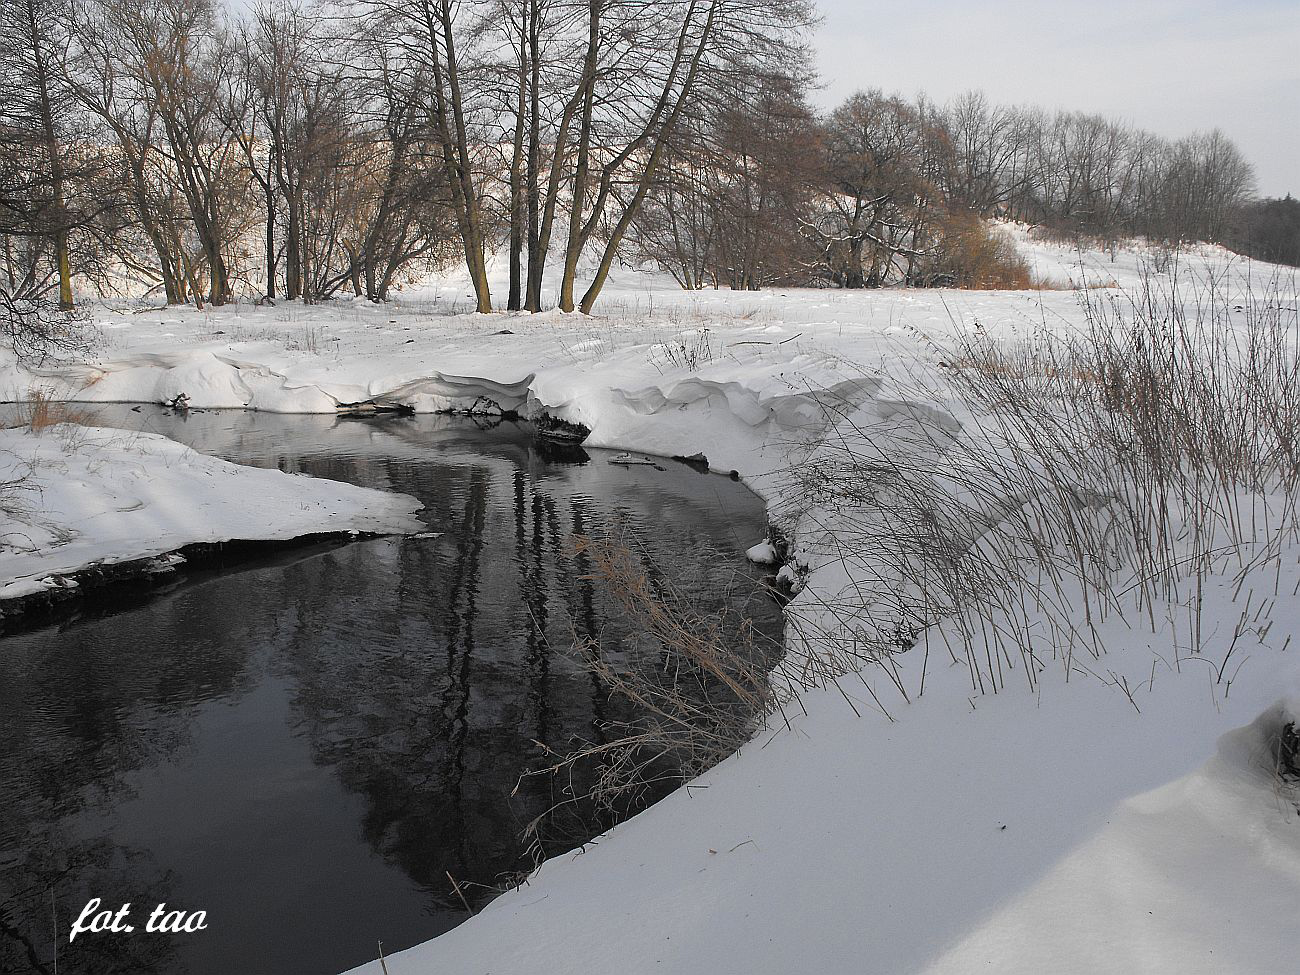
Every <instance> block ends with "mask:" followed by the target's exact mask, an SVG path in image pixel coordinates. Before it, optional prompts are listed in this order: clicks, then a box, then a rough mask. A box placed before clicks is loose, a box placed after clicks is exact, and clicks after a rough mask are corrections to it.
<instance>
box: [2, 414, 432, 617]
mask: <svg viewBox="0 0 1300 975" xmlns="http://www.w3.org/2000/svg"><path fill="white" fill-rule="evenodd" d="M0 482H4V483H11V485H12V486H11V487H10V488H9V490H8V491H7V492H6V498H5V500H4V503H3V511H0V599H10V598H13V597H16V596H24V595H29V594H31V593H35V592H39V591H41V590H42V589H47V588H53V587H56V586H61V585H68V584H70V582H71V580H67V579H65V578H63V577H66V576H68V575H70V574H72V573H75V572H77V571H78V570H81V569H85V568H87V567H89V566H92V565H112V564H116V563H119V562H127V561H132V560H136V559H147V558H154V557H165V556H168V555H169V554H170V553H173V552H175V550H177V549H180V548H183V547H184V546H187V545H191V544H193V543H196V542H222V541H230V540H233V539H241V540H254V539H256V540H288V539H292V538H296V537H298V536H301V535H309V534H316V533H332V532H378V533H398V532H401V533H405V532H413V531H419V530H420V529H421V528H423V527H424V526H423V525H422V523H421V522H420V520H419V519H418V518H417V517H416V512H417V511H418V510H419V509H420V504H419V502H418V501H416V500H415V499H414V498H410V497H407V496H406V495H400V494H393V493H388V492H384V491H374V490H370V489H367V488H359V487H354V486H352V485H348V484H341V483H338V482H335V481H328V480H324V479H320V478H310V477H304V476H299V475H291V474H285V473H283V472H281V471H276V470H261V469H257V468H252V467H243V466H240V465H238V464H230V463H227V462H226V461H223V460H219V459H217V458H214V457H207V456H205V455H203V454H199V453H196V452H195V451H193V450H191V449H190V448H188V447H185V446H182V445H181V444H178V443H176V442H175V441H173V440H169V439H168V438H166V437H163V436H160V435H158V434H153V433H131V434H127V433H124V432H122V431H120V430H107V429H99V428H95V427H86V426H81V425H78V424H75V423H61V424H57V425H54V426H50V427H46V428H44V429H42V430H41V431H40V432H39V433H34V432H31V431H30V430H26V429H23V428H10V429H4V430H0ZM176 564H178V558H177V557H172V558H160V559H159V561H158V562H157V563H156V565H155V568H156V569H157V570H159V571H163V570H166V569H168V568H171V567H174V566H175V565H176Z"/></svg>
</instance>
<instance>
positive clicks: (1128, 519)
mask: <svg viewBox="0 0 1300 975" xmlns="http://www.w3.org/2000/svg"><path fill="white" fill-rule="evenodd" d="M1079 300H1080V302H1081V303H1082V306H1083V310H1084V314H1085V319H1086V328H1084V329H1083V330H1082V331H1081V332H1079V333H1077V334H1072V335H1042V336H1039V337H1037V338H1036V339H1035V340H1034V341H1032V342H1030V343H1017V344H1005V343H999V342H995V341H993V340H992V339H989V338H988V337H986V336H983V335H977V336H974V337H972V338H970V339H968V340H964V341H959V342H958V343H957V345H956V347H955V348H952V349H950V350H946V355H945V358H946V360H947V361H948V362H949V363H950V364H953V365H955V366H956V368H952V369H950V370H949V373H948V374H949V388H948V389H945V390H936V389H933V388H930V389H917V390H916V391H915V392H916V393H917V398H918V399H919V400H924V399H926V398H933V397H943V396H946V397H947V398H948V401H949V402H950V403H952V402H953V401H955V412H957V413H958V414H962V413H964V414H965V415H966V416H967V417H968V420H967V421H966V422H965V423H964V425H963V426H962V427H961V428H960V429H958V428H957V427H956V426H955V425H941V424H936V423H935V422H933V421H932V420H927V419H926V418H925V417H924V416H922V415H921V414H920V413H918V415H917V419H916V422H915V423H913V424H911V425H910V427H909V428H908V429H910V433H903V434H900V432H899V425H898V424H897V423H896V422H895V423H892V424H891V425H890V427H889V429H888V430H887V431H886V430H885V429H884V428H883V427H882V428H881V429H879V430H877V429H872V428H867V427H863V426H861V425H855V421H854V419H853V417H852V416H850V415H849V414H848V413H847V412H845V413H844V415H841V416H839V417H837V420H838V432H837V435H836V436H835V438H834V439H833V440H831V441H829V442H828V443H827V444H825V445H824V446H823V448H822V449H821V450H820V451H818V452H817V453H816V454H815V455H814V456H813V458H812V459H811V461H810V462H809V463H807V464H805V465H802V466H801V467H800V468H799V469H797V470H792V471H791V472H790V479H791V482H792V483H791V485H790V489H791V490H793V491H796V492H798V495H799V496H801V497H804V498H806V499H809V502H810V503H811V504H812V505H813V506H814V507H815V508H816V509H817V510H819V511H822V512H832V513H833V519H832V518H830V517H829V516H828V517H827V520H826V524H827V525H828V526H830V528H831V530H830V531H828V532H827V534H828V535H829V536H830V541H829V543H828V544H829V545H830V546H831V548H832V552H831V553H830V558H832V559H839V560H840V561H841V562H842V563H843V566H844V575H845V577H846V578H847V579H849V580H851V584H846V586H845V588H844V589H843V590H842V591H840V592H838V593H835V594H833V595H825V594H823V595H822V597H821V600H820V603H818V604H816V605H814V604H813V600H811V599H809V600H806V601H805V608H804V610H802V611H801V612H800V614H799V615H798V618H797V619H795V620H793V621H792V627H793V628H794V629H796V630H797V631H799V632H800V633H801V638H802V639H803V640H804V641H805V642H806V643H808V644H809V645H810V646H812V647H815V648H816V654H817V655H818V656H819V657H820V659H821V660H822V667H823V670H824V671H826V672H830V673H837V672H847V671H851V670H855V669H857V670H861V669H862V668H863V667H869V668H870V669H871V671H872V672H873V673H881V672H883V673H884V674H885V675H886V676H887V677H888V678H889V679H890V680H891V681H892V683H893V684H894V685H895V686H896V687H897V688H898V690H899V691H900V692H901V694H902V696H903V698H904V699H906V698H908V697H909V696H911V695H913V694H915V693H917V692H919V691H921V690H923V689H924V682H925V674H926V670H927V665H928V662H929V654H930V651H931V646H930V641H931V640H932V639H939V640H941V641H943V647H942V648H941V650H940V652H941V653H946V654H948V655H949V656H950V657H951V659H952V660H953V661H955V662H959V663H964V664H965V666H966V668H967V669H968V670H969V673H970V678H971V688H972V692H973V693H985V692H996V691H998V690H1000V689H1002V688H1003V687H1005V686H1006V684H1007V682H1008V681H1009V680H1012V679H1015V680H1018V681H1019V680H1023V681H1026V682H1027V684H1028V686H1029V687H1030V688H1033V687H1034V686H1035V685H1036V684H1037V682H1038V681H1039V680H1040V679H1041V675H1042V674H1043V673H1044V672H1045V670H1046V669H1047V667H1048V665H1049V663H1050V662H1053V661H1056V662H1058V663H1059V664H1060V665H1061V666H1062V667H1063V669H1064V672H1065V675H1066V677H1067V679H1068V678H1069V676H1070V675H1071V674H1072V673H1077V672H1080V671H1083V670H1086V669H1089V668H1095V669H1096V670H1097V671H1101V670H1103V669H1104V668H1102V667H1101V666H1099V665H1098V663H1097V661H1099V660H1100V658H1101V657H1102V655H1103V653H1104V647H1103V638H1102V633H1101V629H1102V627H1103V626H1104V625H1106V624H1107V622H1108V621H1111V620H1116V619H1118V620H1122V621H1125V622H1126V623H1127V622H1137V621H1138V619H1143V620H1144V622H1145V624H1146V625H1149V626H1150V627H1151V628H1152V629H1155V628H1157V627H1159V626H1164V625H1166V623H1167V624H1168V625H1170V626H1176V627H1177V628H1178V631H1177V633H1176V634H1175V635H1176V639H1177V644H1178V647H1180V648H1181V649H1177V648H1176V652H1178V653H1182V652H1183V651H1186V652H1188V653H1190V654H1193V655H1196V654H1200V653H1201V652H1202V650H1203V649H1204V648H1205V647H1206V645H1207V640H1208V634H1207V633H1206V632H1205V630H1206V629H1207V628H1206V627H1203V625H1202V619H1201V615H1202V606H1203V603H1204V599H1205V597H1206V595H1207V593H1206V587H1207V584H1208V580H1209V579H1210V578H1211V576H1214V575H1218V576H1220V577H1222V575H1223V574H1224V573H1225V572H1235V573H1236V577H1237V579H1239V580H1240V579H1243V578H1244V577H1245V575H1246V574H1247V573H1248V572H1250V571H1252V570H1254V569H1258V568H1260V567H1261V566H1266V565H1267V566H1269V567H1270V568H1271V567H1272V566H1273V563H1275V562H1277V560H1278V559H1279V558H1280V557H1281V552H1282V550H1283V547H1284V546H1285V545H1287V544H1288V543H1291V542H1295V541H1297V540H1298V539H1300V516H1298V511H1300V490H1298V488H1300V445H1298V444H1297V436H1300V433H1298V431H1300V362H1298V360H1297V352H1296V350H1297V347H1300V322H1298V320H1297V314H1296V307H1295V303H1294V301H1291V300H1289V299H1287V300H1284V294H1283V292H1282V289H1281V286H1280V282H1278V281H1276V280H1274V281H1272V282H1270V283H1269V284H1268V286H1267V287H1266V289H1265V293H1264V294H1262V295H1255V294H1249V293H1247V294H1244V295H1242V294H1230V293H1229V292H1228V291H1227V289H1226V287H1225V283H1224V281H1223V280H1219V279H1215V278H1212V277H1211V278H1204V279H1199V280H1192V281H1184V280H1181V279H1179V278H1177V277H1175V278H1174V279H1171V280H1166V281H1158V280H1157V279H1156V278H1155V277H1154V276H1148V277H1147V278H1146V280H1145V281H1144V283H1143V285H1142V287H1141V288H1140V289H1139V290H1138V291H1137V292H1136V293H1132V294H1125V295H1122V296H1118V297H1116V296H1112V295H1098V294H1096V293H1095V292H1089V291H1086V290H1084V291H1080V293H1079ZM1238 584H1239V585H1240V583H1238ZM1275 595H1278V594H1275ZM1280 595H1282V596H1285V595H1286V594H1285V593H1281V594H1280ZM1171 606H1172V607H1177V608H1178V619H1177V620H1172V619H1171V620H1166V619H1165V618H1164V616H1165V615H1167V614H1169V613H1170V607H1171ZM1256 609H1257V611H1258V606H1257V607H1256ZM939 620H944V621H945V625H944V626H942V627H936V628H934V629H933V630H931V629H929V626H930V624H933V623H935V622H938V621H939ZM1264 622H1265V621H1261V620H1259V619H1256V620H1253V621H1252V626H1256V627H1262V626H1264ZM918 640H920V641H922V642H924V646H923V647H922V648H921V654H922V658H923V659H922V661H921V663H920V667H919V675H917V674H916V670H915V669H912V670H911V671H910V674H909V679H910V680H911V681H912V682H911V683H908V681H907V680H905V679H904V677H903V671H902V668H901V667H900V660H901V655H900V651H905V650H909V649H910V648H911V647H912V646H913V645H914V644H916V643H917V642H918ZM1232 652H1233V651H1232V649H1231V648H1230V649H1229V651H1228V654H1229V655H1231V653H1232ZM1175 663H1176V662H1175ZM1233 672H1234V671H1233V667H1232V666H1230V665H1229V660H1228V658H1227V657H1225V658H1224V660H1223V661H1222V663H1221V664H1219V665H1217V666H1216V667H1215V668H1214V674H1215V680H1216V682H1217V683H1224V682H1230V681H1231V678H1232V674H1233ZM1106 673H1107V674H1109V678H1110V679H1113V680H1114V681H1115V682H1116V684H1117V686H1121V689H1123V690H1124V691H1125V693H1128V694H1129V695H1130V700H1132V696H1131V687H1130V686H1129V685H1128V683H1127V679H1126V678H1123V677H1122V675H1118V674H1116V673H1115V672H1114V671H1111V670H1106ZM1121 682H1122V683H1121ZM1225 691H1226V686H1225ZM1134 706H1136V703H1135V705H1134Z"/></svg>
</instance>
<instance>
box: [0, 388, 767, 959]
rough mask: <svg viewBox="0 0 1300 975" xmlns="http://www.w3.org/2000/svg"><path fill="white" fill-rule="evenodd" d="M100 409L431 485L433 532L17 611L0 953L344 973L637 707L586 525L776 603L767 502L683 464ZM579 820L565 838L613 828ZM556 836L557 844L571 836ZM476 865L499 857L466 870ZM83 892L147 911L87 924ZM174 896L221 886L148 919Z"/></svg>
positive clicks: (4, 787) (492, 869)
mask: <svg viewBox="0 0 1300 975" xmlns="http://www.w3.org/2000/svg"><path fill="white" fill-rule="evenodd" d="M93 420H94V422H97V423H99V424H100V425H105V426H121V427H124V428H136V429H148V430H153V431H156V432H160V433H164V434H167V435H168V436H171V437H173V438H175V439H177V440H180V441H182V442H184V443H188V444H190V445H192V446H194V447H195V448H196V449H198V450H201V451H203V452H206V453H211V454H216V455H218V456H221V457H225V458H227V459H229V460H232V461H237V462H239V463H244V464H253V465H258V466H268V467H272V466H274V467H280V468H282V469H284V470H290V471H302V472H304V473H308V474H313V475H317V476H321V477H330V478H335V479H338V480H343V481H351V482H353V483H356V484H362V485H366V486H370V487H380V488H387V489H391V490H396V491H401V492H404V493H407V494H411V495H414V496H416V497H418V498H420V499H421V500H422V501H423V502H424V504H425V505H426V508H427V510H426V512H425V514H424V518H425V520H426V521H427V522H428V524H429V527H430V529H431V531H434V532H438V533H440V534H437V535H433V536H428V537H412V538H403V539H376V540H369V541H358V542H355V543H352V544H348V545H343V546H316V547H314V548H306V549H295V550H290V551H288V552H286V553H282V554H280V555H279V556H276V557H274V558H261V559H259V560H256V561H247V562H243V563H240V564H238V565H235V566H232V567H228V568H226V569H223V570H220V571H218V570H216V569H199V570H195V571H192V572H189V573H187V574H185V575H184V576H183V577H181V578H179V579H177V580H176V581H174V582H172V583H169V584H168V585H167V586H165V587H163V588H162V589H154V590H152V591H150V592H148V593H139V594H134V593H132V594H123V593H120V592H119V593H117V594H115V596H114V604H113V605H112V607H111V609H110V608H108V607H106V606H105V605H104V604H103V602H102V601H100V602H98V603H88V604H87V605H86V606H85V607H83V609H82V610H81V613H80V615H79V616H78V617H76V618H74V619H71V620H68V621H65V622H63V623H61V624H59V625H56V626H47V627H45V628H42V629H37V630H32V631H30V632H25V633H18V634H14V635H10V636H5V637H3V638H0V810H2V815H0V971H3V972H5V973H7V975H8V973H13V975H19V973H28V972H32V973H35V972H53V971H54V950H53V949H54V933H53V923H54V922H53V916H52V907H55V908H57V914H58V916H59V918H60V922H59V923H60V930H59V937H58V940H59V959H58V967H59V970H60V971H62V972H84V973H93V975H109V973H114V972H124V973H125V972H130V973H132V975H137V973H140V975H144V973H149V975H164V973H165V975H172V973H182V972H185V973H192V975H209V973H210V975H234V973H240V975H252V973H267V975H270V973H275V975H294V973H308V972H310V973H318V975H319V973H325V975H329V973H333V972H339V971H343V970H346V969H348V968H350V967H352V966H354V965H357V964H359V963H361V962H363V961H366V960H368V959H373V958H374V957H375V956H376V951H377V947H376V943H377V942H380V941H382V942H383V944H384V951H385V953H388V952H393V951H398V950H400V949H402V948H404V947H407V946H409V945H412V944H416V943H418V942H420V941H424V940H427V939H429V938H431V937H434V936H435V935H438V934H440V933H442V932H443V931H445V930H447V929H448V928H450V927H452V926H454V925H455V924H457V923H459V922H460V921H461V920H463V919H464V918H465V916H466V911H465V908H464V906H463V905H462V903H461V901H460V900H459V898H458V897H457V896H456V895H455V894H454V893H453V891H452V887H451V883H450V882H449V880H448V875H450V876H452V877H454V878H455V879H456V881H457V882H458V883H459V884H461V885H462V888H463V889H464V891H465V893H466V896H467V897H468V898H469V899H470V900H472V901H473V900H479V901H481V900H483V899H484V897H483V895H482V891H484V890H486V888H487V887H488V886H490V885H493V884H496V883H499V882H500V878H501V877H502V876H504V875H508V874H510V873H512V872H514V871H518V870H520V869H522V868H524V867H526V866H527V864H528V861H527V860H526V859H525V857H524V856H523V852H524V851H523V849H522V844H521V841H520V839H519V834H520V827H521V824H522V823H523V822H525V821H527V820H528V819H530V818H531V817H532V816H533V815H536V814H537V813H538V812H540V811H542V810H543V809H545V808H546V807H548V806H549V805H550V804H551V802H552V795H551V792H550V790H551V785H550V784H548V783H547V782H546V781H545V780H543V779H542V778H540V777H536V778H530V779H528V780H525V784H524V786H523V788H522V789H521V791H520V794H519V795H518V796H516V797H515V798H514V799H510V798H509V794H510V792H511V790H512V789H514V788H515V785H516V782H517V781H518V780H519V776H520V773H521V772H523V771H526V770H528V769H530V768H534V767H536V766H537V764H538V763H539V749H538V747H537V745H536V742H539V741H540V742H545V743H547V744H548V745H552V746H554V747H556V748H559V749H561V750H563V748H564V746H565V745H566V744H567V743H568V742H570V741H571V740H573V739H574V737H575V736H578V737H582V738H587V739H592V738H598V737H599V735H600V729H601V727H602V725H603V723H604V722H606V721H607V720H609V719H610V718H612V717H618V716H619V712H618V709H619V708H620V707H622V705H621V704H620V703H619V702H617V701H611V700H610V699H609V695H608V694H607V692H606V691H605V690H604V689H603V688H602V686H600V685H599V684H598V683H597V682H596V681H595V680H594V679H593V678H592V677H591V676H590V675H589V674H588V673H586V672H585V671H584V670H582V669H581V668H580V667H579V666H577V664H576V663H575V661H574V660H573V658H572V656H571V655H570V653H569V652H568V649H567V648H569V647H570V646H571V645H572V643H573V637H574V635H575V633H576V635H578V636H579V637H588V636H592V635H595V634H597V633H600V634H602V647H603V648H604V650H605V652H606V653H613V654H620V653H622V654H633V653H636V652H638V651H637V650H636V649H635V646H636V642H635V641H634V640H633V639H632V637H631V635H630V634H629V633H628V632H627V630H626V627H625V626H624V625H623V624H622V622H621V621H620V618H619V615H618V612H617V610H616V609H615V606H614V603H613V601H612V600H611V599H610V598H608V597H607V596H606V595H604V594H603V593H602V592H601V591H600V589H599V587H598V586H597V585H596V584H594V583H593V582H592V581H591V579H590V578H588V576H589V572H590V566H589V565H586V564H585V563H584V556H582V555H581V554H575V550H574V548H573V546H572V543H571V539H572V537H573V536H574V535H580V534H588V533H601V532H603V531H610V530H619V531H622V532H625V533H627V534H628V535H629V536H630V537H631V538H633V539H635V540H636V541H637V543H638V544H637V548H638V549H639V550H642V551H643V552H644V557H645V559H646V564H647V568H648V570H649V571H650V572H651V574H652V575H653V573H655V572H664V573H671V574H672V575H673V576H674V577H675V578H676V579H677V581H679V582H683V583H684V584H686V585H689V586H690V587H691V588H692V590H693V591H695V592H697V593H699V594H701V596H702V598H703V600H704V601H705V603H706V604H712V605H715V606H722V605H724V604H725V605H727V606H729V607H730V608H732V609H736V608H739V609H741V610H743V611H744V612H746V613H747V614H748V615H750V616H751V617H752V618H753V619H754V621H755V623H756V625H757V627H758V628H759V630H760V631H762V632H763V633H764V634H766V635H768V636H770V637H772V638H773V639H774V640H779V639H780V632H781V618H780V610H779V608H778V607H777V606H776V605H775V604H774V603H773V602H772V601H771V600H770V599H769V598H768V597H767V596H766V595H765V594H763V592H762V591H761V588H760V587H759V586H758V580H759V576H760V573H759V572H758V570H756V569H754V568H752V567H750V566H748V565H747V563H745V561H744V559H743V555H742V553H743V550H744V548H745V547H746V546H748V545H750V544H752V543H753V542H754V541H755V540H756V539H758V538H759V537H761V535H762V533H763V530H764V525H765V514H764V509H763V505H762V503H761V502H760V501H759V500H758V499H757V498H756V497H755V496H754V495H752V494H751V493H749V492H748V491H747V490H746V489H745V488H744V487H743V486H741V485H739V484H736V483H733V482H731V481H729V480H727V479H725V478H722V477H717V476H713V475H702V474H699V473H697V472H696V471H694V470H692V469H690V468H688V467H686V466H683V465H679V464H674V463H671V462H663V463H662V464H661V465H659V466H660V467H661V468H662V469H656V468H653V467H632V468H625V467H619V466H616V465H612V464H610V463H609V457H610V456H611V455H609V454H608V453H603V452H598V451H592V452H590V453H589V454H588V453H586V452H584V451H582V450H581V449H576V448H571V449H569V450H567V451H560V452H559V454H560V456H556V454H555V452H554V451H552V450H550V449H548V448H545V447H539V446H538V445H536V444H535V443H534V442H533V441H532V440H531V438H530V436H529V435H528V433H527V432H526V431H525V430H524V429H522V428H520V427H518V426H516V425H514V424H510V423H504V424H498V425H495V426H490V427H484V426H481V425H479V424H476V423H475V422H473V421H471V420H468V419H465V418H451V417H442V416H420V417H401V418H389V419H382V420H367V421H359V420H345V419H339V418H336V417H333V416H281V415H271V414H259V413H244V412H223V411H215V412H196V413H193V414H191V415H189V416H188V417H184V416H176V415H172V414H169V413H166V412H163V411H159V410H157V409H155V408H152V407H144V408H141V409H139V410H132V409H131V408H130V407H126V406H121V407H116V406H113V407H104V408H99V409H97V410H96V415H95V417H94V418H93ZM599 828H600V824H598V823H592V824H590V825H589V827H588V831H587V833H586V834H581V833H575V834H574V835H572V836H568V837H566V840H567V842H568V845H570V846H572V845H576V844H577V843H580V842H582V841H583V840H585V839H587V838H588V837H589V836H590V835H591V834H592V832H594V831H596V830H598V829H599ZM562 848H563V847H559V848H553V849H551V850H550V851H549V852H552V853H554V852H559V850H560V849H562ZM475 885H484V887H481V888H480V887H477V886H475ZM92 897H98V898H101V899H102V901H103V904H104V906H105V907H108V908H114V909H115V908H117V907H119V906H120V905H121V904H123V903H126V902H130V903H131V904H132V908H131V921H132V922H133V923H134V924H135V925H136V929H137V931H136V933H134V934H131V935H83V936H79V937H78V939H77V941H76V942H75V943H74V944H72V945H69V944H68V941H67V931H66V926H67V919H68V918H69V917H75V916H76V915H77V914H78V913H79V912H80V910H81V908H82V906H83V905H84V904H85V903H86V902H87V901H88V900H89V899H90V898H92ZM159 902H166V904H167V905H168V909H172V908H179V909H183V910H189V911H195V910H204V911H206V913H207V930H205V931H202V932H200V933H197V934H180V935H157V934H154V935H149V934H144V933H143V929H144V921H145V919H146V918H147V916H148V914H149V912H150V911H151V910H152V909H153V907H154V906H155V905H156V904H157V903H159Z"/></svg>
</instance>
